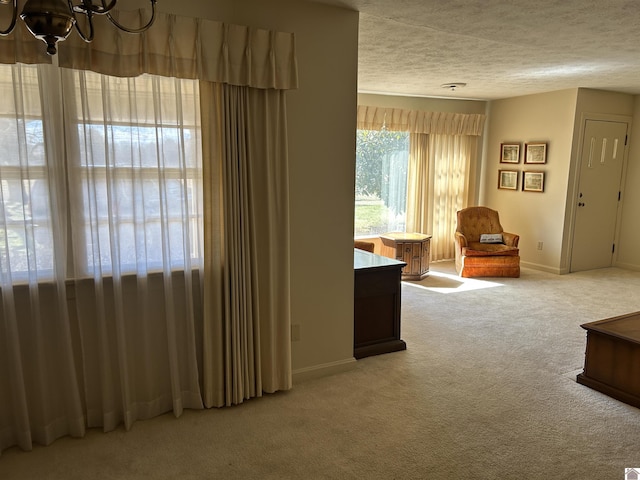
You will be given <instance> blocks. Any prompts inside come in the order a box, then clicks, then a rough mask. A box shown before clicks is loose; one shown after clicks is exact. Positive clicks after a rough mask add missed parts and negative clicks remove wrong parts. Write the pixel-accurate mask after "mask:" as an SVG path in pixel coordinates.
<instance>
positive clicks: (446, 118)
mask: <svg viewBox="0 0 640 480" xmlns="http://www.w3.org/2000/svg"><path fill="white" fill-rule="evenodd" d="M484 122H485V115H482V114H467V113H450V112H422V111H417V110H403V109H400V108H384V107H368V106H362V105H359V106H358V128H359V129H361V130H380V129H382V128H386V129H387V130H392V131H403V132H411V133H427V134H442V135H472V136H480V135H482V133H483V129H484Z"/></svg>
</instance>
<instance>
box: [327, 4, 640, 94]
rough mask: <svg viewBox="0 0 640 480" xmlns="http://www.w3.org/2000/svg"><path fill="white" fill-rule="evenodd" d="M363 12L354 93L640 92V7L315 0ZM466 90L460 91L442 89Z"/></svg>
mask: <svg viewBox="0 0 640 480" xmlns="http://www.w3.org/2000/svg"><path fill="white" fill-rule="evenodd" d="M315 1H316V2H317V3H324V4H330V5H336V6H341V7H344V8H349V9H353V10H357V11H359V12H360V34H359V66H358V70H359V72H358V90H359V91H360V92H368V93H387V94H401V95H416V96H439V97H451V98H473V99H487V100H488V99H498V98H506V97H513V96H518V95H526V94H532V93H540V92H549V91H554V90H562V89H566V88H575V87H588V88H597V89H603V90H613V91H619V92H625V93H632V94H640V2H636V1H616V0H565V1H558V0H502V1H499V0H478V1H465V0H444V1H443V0H439V1H435V0H315ZM452 82H462V83H466V84H467V86H466V87H464V88H460V89H457V90H456V91H455V92H452V91H450V90H449V89H444V88H442V87H441V85H442V84H445V83H452Z"/></svg>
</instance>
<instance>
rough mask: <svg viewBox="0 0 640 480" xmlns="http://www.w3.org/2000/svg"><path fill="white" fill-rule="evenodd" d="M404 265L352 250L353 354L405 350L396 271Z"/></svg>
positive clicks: (363, 354) (368, 354)
mask: <svg viewBox="0 0 640 480" xmlns="http://www.w3.org/2000/svg"><path fill="white" fill-rule="evenodd" d="M405 265H406V264H405V263H404V262H399V261H397V260H392V259H389V258H387V257H383V256H380V255H376V254H373V253H369V252H365V251H363V250H359V249H354V257H353V267H354V281H355V285H354V320H353V356H354V357H355V358H364V357H368V356H371V355H379V354H381V353H389V352H397V351H399V350H406V348H407V344H406V343H405V342H404V340H401V339H400V299H401V293H402V292H401V283H400V281H401V280H400V274H401V271H402V267H404V266H405Z"/></svg>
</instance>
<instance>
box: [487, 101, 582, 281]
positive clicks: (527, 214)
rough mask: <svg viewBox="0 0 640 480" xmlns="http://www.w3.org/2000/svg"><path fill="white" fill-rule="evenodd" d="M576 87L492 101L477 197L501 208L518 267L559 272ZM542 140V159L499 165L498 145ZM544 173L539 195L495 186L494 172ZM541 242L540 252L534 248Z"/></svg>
mask: <svg viewBox="0 0 640 480" xmlns="http://www.w3.org/2000/svg"><path fill="white" fill-rule="evenodd" d="M577 94H578V91H577V89H571V90H562V91H558V92H552V93H545V94H539V95H527V96H522V97H515V98H508V99H503V100H496V101H493V102H491V106H490V114H489V125H488V129H487V141H486V147H487V148H486V150H485V159H484V162H483V170H482V187H481V192H480V201H479V203H480V204H482V205H486V206H488V207H490V208H493V209H496V210H498V211H499V212H500V221H501V223H502V227H503V228H504V229H505V230H506V231H509V232H513V233H517V234H519V235H520V256H521V261H522V264H523V265H529V266H534V267H536V268H540V269H544V270H548V271H552V272H556V273H559V269H560V259H561V253H562V232H563V226H564V209H565V202H566V194H567V181H568V176H569V169H570V163H571V152H572V138H573V128H574V119H575V108H576V101H577ZM534 141H541V142H547V163H546V164H545V165H541V166H535V168H532V167H529V166H525V165H524V163H523V160H522V150H521V158H520V163H519V164H517V165H512V164H501V163H500V144H501V143H503V142H517V143H520V144H521V149H522V148H524V143H526V142H534ZM500 169H506V170H517V171H518V172H519V181H520V182H521V181H522V172H523V171H524V170H542V171H544V172H545V186H544V193H535V192H523V191H522V189H521V185H520V186H519V188H518V190H517V191H514V190H500V189H498V170H500ZM538 242H542V243H543V247H542V250H538V249H537V244H538Z"/></svg>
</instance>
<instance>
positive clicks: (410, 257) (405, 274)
mask: <svg viewBox="0 0 640 480" xmlns="http://www.w3.org/2000/svg"><path fill="white" fill-rule="evenodd" d="M380 239H381V240H382V254H383V255H384V256H385V257H389V258H394V259H396V260H398V261H401V262H404V263H406V264H407V266H406V267H404V268H403V269H402V279H403V280H422V279H423V278H424V277H426V276H427V275H428V274H429V256H430V246H431V235H425V234H423V233H385V234H384V235H381V236H380Z"/></svg>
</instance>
